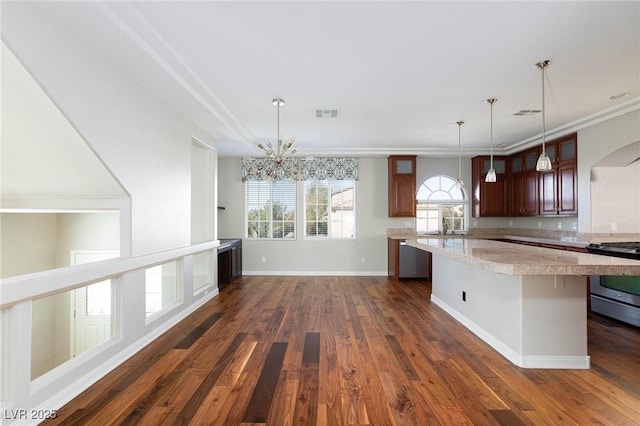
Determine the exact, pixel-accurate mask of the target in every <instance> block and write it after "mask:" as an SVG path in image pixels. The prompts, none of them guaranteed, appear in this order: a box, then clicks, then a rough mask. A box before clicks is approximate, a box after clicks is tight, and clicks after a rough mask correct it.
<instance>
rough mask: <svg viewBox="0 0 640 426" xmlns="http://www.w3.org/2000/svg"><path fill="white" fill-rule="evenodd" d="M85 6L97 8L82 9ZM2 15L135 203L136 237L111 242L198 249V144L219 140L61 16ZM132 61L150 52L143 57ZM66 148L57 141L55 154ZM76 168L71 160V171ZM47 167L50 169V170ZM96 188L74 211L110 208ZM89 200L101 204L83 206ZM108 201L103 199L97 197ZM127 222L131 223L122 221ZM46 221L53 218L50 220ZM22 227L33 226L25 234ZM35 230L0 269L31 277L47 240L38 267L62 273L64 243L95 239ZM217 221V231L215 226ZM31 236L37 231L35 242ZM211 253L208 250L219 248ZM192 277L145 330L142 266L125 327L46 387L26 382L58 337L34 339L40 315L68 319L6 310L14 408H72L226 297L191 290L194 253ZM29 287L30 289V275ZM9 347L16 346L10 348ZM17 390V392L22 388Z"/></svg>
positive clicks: (135, 274)
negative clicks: (83, 394) (100, 376)
mask: <svg viewBox="0 0 640 426" xmlns="http://www.w3.org/2000/svg"><path fill="white" fill-rule="evenodd" d="M77 7H79V8H82V7H90V6H88V4H84V5H80V4H78V5H77ZM1 19H2V22H1V29H2V40H3V42H4V43H5V44H6V45H7V46H8V47H9V49H10V50H11V51H12V52H13V53H14V54H15V57H16V58H17V59H18V60H19V61H20V63H21V64H22V65H23V66H24V68H25V69H26V70H27V72H28V73H29V74H30V75H31V76H32V77H33V79H34V80H35V81H36V82H37V83H38V85H39V86H40V87H41V88H42V91H43V92H44V93H45V94H46V95H47V96H48V98H50V100H51V102H52V103H53V105H55V106H56V107H57V108H58V110H59V112H60V113H61V115H62V116H64V117H65V118H66V119H67V120H68V122H69V125H70V127H71V128H73V129H74V130H75V132H77V134H78V135H79V137H80V139H81V140H82V141H84V142H85V143H86V144H87V146H88V147H89V152H92V153H93V154H94V155H95V156H96V158H98V159H99V160H100V161H99V163H101V164H103V165H104V166H105V167H106V169H108V170H109V171H110V172H111V174H112V176H113V177H114V178H115V179H116V180H117V182H119V184H120V186H121V188H122V189H123V192H124V193H126V194H127V195H128V196H129V197H130V204H128V203H120V204H119V205H124V206H125V207H123V208H122V209H121V210H120V212H121V213H120V215H121V217H120V223H121V224H122V223H124V228H125V229H126V230H127V231H129V230H130V233H129V232H126V233H125V234H124V235H123V236H119V235H118V234H117V233H114V235H113V237H114V238H115V237H118V238H121V239H120V240H119V241H120V243H121V244H120V246H121V247H120V248H121V251H122V252H124V253H126V254H130V255H132V256H134V257H136V258H138V259H140V256H142V255H145V254H149V255H150V256H151V257H152V258H155V257H157V256H162V254H163V253H167V252H169V253H174V252H175V250H172V249H176V248H180V247H186V246H189V245H190V244H191V206H192V203H191V141H192V138H197V139H198V140H200V141H202V142H203V143H205V144H207V145H209V146H212V147H215V143H214V142H213V140H212V138H211V137H210V135H208V134H205V133H204V132H203V131H202V130H201V129H199V128H197V127H196V126H195V125H194V124H193V123H191V122H189V121H188V120H186V119H185V117H184V116H183V114H182V113H181V112H180V111H177V110H175V109H174V108H173V106H172V105H170V104H168V103H163V102H162V101H160V100H159V99H158V98H157V97H156V96H155V95H154V94H153V93H152V92H151V91H147V90H145V89H144V88H143V85H142V84H141V82H139V81H136V80H134V78H133V77H132V76H131V75H127V74H126V73H125V72H123V71H122V70H121V69H119V68H117V67H115V66H114V65H113V64H112V63H111V62H110V61H109V60H107V59H106V58H105V57H103V56H100V55H98V54H97V53H96V51H95V50H94V49H91V48H90V47H89V46H88V45H86V44H85V39H83V37H82V35H81V34H80V35H78V36H76V35H72V34H71V33H69V32H67V29H62V28H61V27H57V26H56V25H55V23H54V21H53V19H49V16H47V14H46V13H42V9H41V7H40V5H39V4H37V3H35V2H4V3H3V4H2V16H1ZM72 26H73V25H72ZM136 49H138V48H137V47H135V46H134V47H132V50H136ZM118 53H121V52H118ZM129 53H130V52H129ZM135 53H136V54H139V55H147V53H146V52H142V51H140V50H139V51H137V52H135ZM145 57H147V59H149V62H153V60H152V59H151V58H149V57H148V56H145ZM155 72H158V73H163V72H164V70H162V69H161V68H160V67H157V68H156V71H155ZM166 80H167V81H168V82H169V83H170V84H176V85H177V83H176V82H175V80H173V79H172V78H170V77H168V76H167V78H166ZM2 83H3V87H6V86H9V85H11V83H12V82H11V81H5V80H3V82H2ZM3 119H4V115H3ZM15 120H17V118H15V117H14V118H12V121H14V123H15ZM3 124H4V123H3ZM60 147H61V146H59V145H58V149H60ZM21 148H23V149H24V150H25V151H20V152H18V153H17V155H19V156H22V157H21V158H27V161H29V158H30V157H29V155H30V153H29V152H28V150H29V149H30V146H29V145H26V144H23V145H22V146H21ZM54 148H55V146H54ZM61 151H64V150H61ZM85 152H87V151H85ZM57 154H59V153H57ZM64 154H66V155H69V157H71V158H70V160H75V161H76V162H77V161H81V159H80V158H78V157H75V156H74V155H73V153H67V152H64ZM73 162H74V161H70V163H73ZM214 163H215V156H214ZM44 164H45V165H46V162H44ZM93 164H96V163H93ZM214 166H215V164H214ZM74 171H76V169H74ZM73 176H74V177H75V179H78V180H81V179H83V175H82V173H80V172H78V173H76V174H75V175H73ZM214 188H215V182H214ZM96 192H97V191H96ZM96 192H93V191H90V192H89V193H88V194H87V193H82V194H77V193H74V194H72V196H73V197H80V198H73V199H69V200H70V201H69V204H72V205H73V202H77V203H78V204H80V205H82V208H84V209H92V208H94V209H95V208H100V209H102V208H105V207H104V204H105V200H107V203H106V204H108V201H109V199H108V198H104V196H105V193H96ZM116 192H117V191H116ZM16 195H25V194H16ZM26 195H27V196H31V195H33V194H26ZM111 195H113V194H106V196H111ZM115 195H116V196H119V195H121V194H119V193H116V194H115ZM85 196H87V197H95V198H93V199H91V198H85ZM101 196H102V197H103V198H100V197H101ZM78 200H80V201H78ZM214 200H215V195H214ZM48 201H49V199H48V198H46V197H44V198H42V200H41V202H39V203H36V204H37V208H43V209H46V208H61V207H60V204H63V206H64V207H67V208H72V206H71V207H70V206H69V205H68V204H67V203H66V200H63V201H65V202H62V203H61V202H60V200H54V201H55V202H57V203H58V204H56V205H55V206H53V207H52V206H47V204H46V203H47V202H48ZM214 202H215V201H214ZM91 203H94V204H97V206H96V205H92V204H91ZM116 204H117V203H116ZM4 206H5V205H4V204H3V207H4ZM11 207H15V205H12V206H11ZM107 208H109V207H107ZM128 215H130V217H124V218H123V217H122V216H128ZM47 218H48V219H51V217H50V216H47ZM9 220H10V219H9ZM21 220H22V219H21ZM214 220H215V213H214ZM2 221H3V223H2V227H3V233H4V232H6V231H7V229H11V230H12V231H13V230H14V228H13V225H14V224H13V223H10V224H9V226H6V225H7V223H6V219H5V217H4V215H3V218H2ZM63 222H64V221H63ZM23 225H24V223H23V224H21V225H20V226H23ZM37 225H38V226H40V227H45V228H46V229H45V230H43V234H42V235H39V233H38V232H37V230H38V228H36V227H35V226H33V227H31V228H30V229H28V230H26V229H25V228H24V226H23V228H22V230H23V231H25V232H23V233H22V234H21V235H18V234H13V235H12V238H13V236H15V238H13V241H14V242H15V241H17V239H18V238H19V237H20V236H21V237H23V238H24V236H25V235H28V239H29V241H28V242H29V244H27V245H25V246H16V245H14V244H12V243H9V242H8V243H7V244H9V245H8V246H5V238H3V247H2V251H3V252H2V262H3V269H4V263H5V260H7V261H9V260H10V259H11V257H13V258H14V259H17V260H18V262H16V264H15V265H16V269H14V271H13V272H14V273H13V274H15V273H18V274H22V273H24V271H23V270H22V269H21V268H20V267H19V266H21V265H20V264H19V261H21V260H22V259H26V258H29V257H30V253H29V251H30V250H32V244H34V243H42V244H41V246H40V247H41V248H39V250H42V251H43V253H40V252H38V256H39V257H40V258H42V261H41V262H40V263H42V264H43V266H42V269H51V268H54V267H55V266H56V264H57V261H58V259H57V258H63V257H64V256H65V254H64V252H66V249H67V246H72V245H75V244H76V243H77V242H78V238H77V237H79V236H80V234H82V236H87V237H88V236H90V234H89V233H90V232H91V231H90V230H88V229H87V228H86V227H85V225H86V224H85V223H83V222H82V221H74V222H72V223H62V224H61V226H62V228H64V229H66V230H68V231H69V234H68V239H67V240H64V244H65V248H61V249H60V252H59V253H58V252H56V250H57V249H56V247H54V245H55V244H54V239H53V237H51V239H50V240H49V239H47V238H49V236H50V235H53V234H54V233H55V231H52V229H53V228H54V227H57V225H58V224H57V223H48V224H46V225H47V226H45V224H43V223H38V224H37ZM215 225H216V224H215V223H214V229H215ZM25 226H26V225H25ZM122 226H123V225H121V227H122ZM56 229H57V228H56ZM26 231H29V232H31V234H26ZM5 235H6V234H5ZM3 237H4V235H3ZM7 241H9V240H7ZM25 242H26V241H25ZM111 242H113V241H111ZM111 242H110V243H109V245H110V244H111ZM207 247H208V250H211V247H209V246H207ZM5 250H7V251H5ZM8 253H10V254H8ZM5 256H7V257H5ZM31 257H33V256H32V255H31ZM148 258H149V257H146V258H142V259H148ZM45 260H46V262H45ZM12 265H13V264H12ZM73 269H74V268H69V270H64V269H63V270H58V271H56V273H52V274H51V275H54V276H55V277H58V280H55V279H53V280H51V279H49V277H48V276H46V274H40V275H38V277H43V278H42V279H43V280H44V281H45V282H46V283H53V284H46V285H53V286H54V287H53V288H55V289H59V288H63V287H64V286H65V285H69V284H68V282H69V281H65V280H62V279H60V278H59V277H60V276H66V275H71V276H74V277H75V278H76V279H77V276H76V275H75V272H74V270H73ZM16 270H17V272H16ZM28 270H29V271H32V270H33V266H32V265H31V266H29V267H28ZM184 272H185V276H186V277H187V278H185V279H184V287H183V294H182V295H181V298H182V300H183V302H184V303H182V304H180V305H177V306H176V307H173V308H171V309H170V310H169V311H167V312H166V313H164V314H163V315H160V316H159V317H158V318H156V319H155V320H154V321H153V322H150V323H149V324H147V323H146V322H145V319H144V312H143V310H141V309H140V307H141V306H144V288H143V287H144V286H141V285H140V284H141V283H142V282H143V280H144V270H142V269H141V270H136V271H131V272H126V273H125V275H124V277H123V278H122V283H121V284H120V287H119V288H120V291H121V293H120V299H119V300H121V301H122V305H121V306H119V307H118V313H119V318H118V321H119V323H118V324H119V326H120V327H121V328H120V331H119V332H120V333H121V334H120V336H119V339H118V340H115V341H112V342H110V343H109V344H107V345H106V346H104V347H101V348H100V349H99V350H97V351H95V352H93V353H92V354H86V356H81V357H79V358H81V359H79V358H75V359H74V360H73V361H72V362H71V363H68V364H65V365H63V366H61V367H60V369H56V370H54V371H52V372H51V373H50V374H48V375H47V376H46V377H45V376H43V377H42V378H40V379H38V381H37V383H35V382H34V383H31V382H30V381H29V378H28V377H25V375H28V374H29V363H30V357H31V353H32V351H31V343H33V344H34V345H36V346H34V348H33V349H34V350H38V348H39V346H38V345H41V346H40V347H48V348H49V349H51V345H50V342H51V341H50V340H47V339H46V338H45V337H44V336H43V335H44V334H46V333H50V331H51V330H50V329H46V328H45V327H37V328H38V330H40V331H42V332H41V333H40V331H39V333H40V334H36V335H35V336H33V338H32V339H29V337H30V333H31V328H32V327H31V323H32V321H33V320H34V319H35V321H36V325H37V323H38V322H43V321H50V323H52V322H53V321H55V318H57V317H59V315H57V314H56V312H57V311H56V309H57V308H56V304H55V303H54V304H53V305H51V304H49V305H48V306H45V307H43V309H42V310H38V309H37V308H36V311H35V312H34V315H33V317H32V315H31V308H32V304H31V302H30V300H25V301H21V302H19V303H17V304H16V305H13V306H9V307H5V308H6V309H3V312H2V314H3V318H10V319H11V321H7V322H3V325H5V324H6V327H5V328H7V327H10V330H9V332H8V333H4V332H3V333H2V337H3V359H4V360H5V361H4V364H5V368H4V370H3V377H2V379H3V384H2V386H3V388H5V389H7V388H9V386H8V385H7V382H10V383H11V384H12V387H11V388H10V389H11V394H10V395H9V397H10V398H12V400H11V402H13V403H15V404H16V405H15V407H17V408H21V409H29V408H33V407H35V406H37V405H38V404H42V403H44V402H45V401H48V400H49V398H53V399H54V400H55V401H57V402H60V401H63V400H64V398H65V397H68V396H69V395H71V394H72V393H73V392H77V391H80V390H82V389H81V388H80V387H78V386H77V385H75V383H77V381H82V383H85V384H87V383H91V381H92V380H96V379H97V377H95V374H96V373H95V372H96V371H99V372H101V373H104V372H105V371H108V369H109V368H112V367H113V366H114V365H113V362H114V361H113V360H116V361H119V362H122V361H123V360H124V358H123V357H126V356H128V355H127V354H129V355H131V354H132V353H133V352H132V351H135V350H138V349H139V348H140V344H141V342H148V341H149V340H148V339H150V338H153V336H155V335H157V334H154V333H156V331H158V330H160V332H161V331H163V330H164V329H166V328H165V327H167V326H168V325H167V324H169V325H171V324H175V321H177V320H178V319H180V318H182V317H183V316H184V315H187V314H188V313H190V312H191V311H192V310H193V309H195V308H196V307H197V306H199V304H201V303H202V302H203V301H204V300H206V299H207V298H210V297H211V296H212V295H214V294H215V292H217V289H214V288H211V289H208V290H207V291H206V292H204V291H203V292H200V293H198V294H197V295H194V294H193V291H192V288H193V287H192V284H191V278H190V275H191V260H190V258H189V257H187V258H185V260H184ZM16 280H17V281H16ZM16 280H14V282H19V281H20V280H19V277H18V278H17V279H16ZM24 280H26V281H28V277H27V278H24ZM74 282H75V281H74ZM65 283H67V284H65ZM3 284H4V283H3ZM16 287H19V286H16ZM61 309H62V308H61ZM5 310H6V311H7V312H5ZM58 311H60V309H58ZM7 342H9V343H8V344H6V343H7ZM56 351H57V348H55V349H54V353H55V355H54V356H53V359H52V357H51V356H47V357H46V359H43V360H42V363H41V364H39V365H38V366H37V369H39V368H45V367H44V365H45V364H47V365H51V362H53V363H56V362H57V358H58V355H60V356H61V355H63V354H62V352H61V351H58V352H59V353H58V352H56ZM7 352H11V357H6V358H5V354H6V353H7ZM83 355H84V354H83ZM7 360H9V361H7ZM61 372H62V373H61ZM14 384H16V386H13V385H14ZM5 397H6V395H5ZM41 408H49V409H52V408H59V406H52V405H51V403H48V405H46V406H44V407H41Z"/></svg>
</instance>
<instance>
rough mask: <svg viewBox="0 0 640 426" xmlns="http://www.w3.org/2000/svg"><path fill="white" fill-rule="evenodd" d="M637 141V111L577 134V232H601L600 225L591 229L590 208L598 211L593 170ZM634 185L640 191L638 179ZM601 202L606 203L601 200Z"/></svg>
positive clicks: (639, 131) (639, 136) (639, 123)
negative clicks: (592, 182)
mask: <svg viewBox="0 0 640 426" xmlns="http://www.w3.org/2000/svg"><path fill="white" fill-rule="evenodd" d="M638 140H640V111H638V110H636V111H633V112H629V113H627V114H624V115H622V116H619V117H616V118H613V119H611V120H607V121H604V122H602V123H598V124H595V125H593V126H590V127H587V128H585V129H582V130H580V131H579V132H578V211H579V212H580V217H579V230H580V232H601V231H600V230H601V229H603V228H602V226H601V224H596V226H594V224H593V223H592V216H591V210H592V208H595V209H600V207H598V205H597V203H598V201H596V206H592V200H591V180H592V167H594V166H595V165H596V164H597V163H598V162H600V161H601V160H602V159H603V158H605V157H607V156H608V155H609V154H611V153H612V152H614V151H616V150H618V149H620V148H622V147H624V146H626V145H629V144H631V143H633V142H636V141H638ZM612 184H613V185H617V184H616V183H615V182H612ZM634 184H635V188H640V177H638V180H636V181H635V182H634ZM602 202H606V201H604V200H602ZM623 208H624V207H623ZM629 208H633V203H632V204H630V205H629ZM636 211H637V210H636ZM607 220H610V219H607ZM638 221H640V217H638ZM636 229H637V227H636ZM607 232H611V231H610V230H609V231H607ZM618 232H622V230H621V229H620V228H618ZM627 232H628V231H627ZM635 232H638V231H635Z"/></svg>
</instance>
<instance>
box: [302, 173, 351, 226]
mask: <svg viewBox="0 0 640 426" xmlns="http://www.w3.org/2000/svg"><path fill="white" fill-rule="evenodd" d="M304 202H305V205H304V207H305V216H304V217H305V222H304V229H305V237H310V238H355V210H354V205H355V181H353V180H318V181H305V182H304Z"/></svg>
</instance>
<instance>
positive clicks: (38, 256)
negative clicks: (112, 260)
mask: <svg viewBox="0 0 640 426" xmlns="http://www.w3.org/2000/svg"><path fill="white" fill-rule="evenodd" d="M0 219H1V220H2V236H1V241H2V271H0V278H7V277H12V276H16V275H23V274H28V273H32V272H39V271H46V270H49V269H54V268H61V267H64V266H69V264H70V263H69V259H70V258H69V253H70V252H71V250H73V249H76V250H81V249H102V250H105V249H108V250H118V249H119V248H120V218H119V213H118V212H92V213H88V212H83V213H1V214H0Z"/></svg>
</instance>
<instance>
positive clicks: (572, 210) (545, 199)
mask: <svg viewBox="0 0 640 426" xmlns="http://www.w3.org/2000/svg"><path fill="white" fill-rule="evenodd" d="M545 151H546V152H547V155H548V156H549V159H550V160H551V165H552V169H551V170H550V171H548V172H541V173H540V183H539V185H540V214H541V215H545V216H555V215H576V214H578V161H577V159H578V147H577V135H576V134H575V133H573V134H570V135H567V136H564V137H562V138H559V139H556V140H554V141H551V142H549V143H548V144H547V145H546V149H545Z"/></svg>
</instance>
